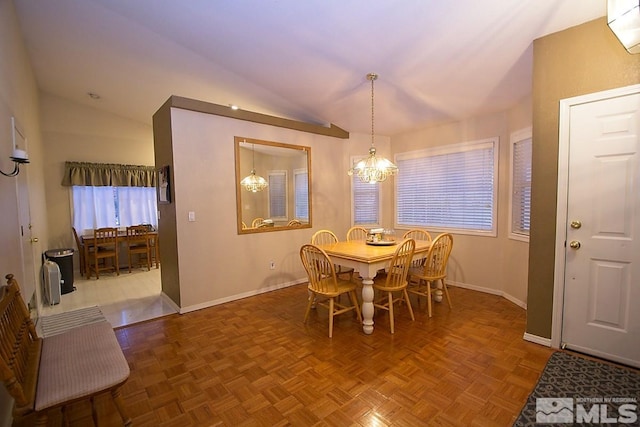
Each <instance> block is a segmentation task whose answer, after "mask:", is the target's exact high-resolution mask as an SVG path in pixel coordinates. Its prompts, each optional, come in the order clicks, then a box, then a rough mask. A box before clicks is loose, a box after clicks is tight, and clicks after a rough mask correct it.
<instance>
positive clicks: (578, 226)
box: [571, 220, 582, 229]
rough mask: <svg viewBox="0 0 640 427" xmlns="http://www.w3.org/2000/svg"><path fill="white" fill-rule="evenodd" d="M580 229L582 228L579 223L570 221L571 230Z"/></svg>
mask: <svg viewBox="0 0 640 427" xmlns="http://www.w3.org/2000/svg"><path fill="white" fill-rule="evenodd" d="M580 227H582V223H581V222H580V221H578V220H573V221H571V228H576V229H578V228H580Z"/></svg>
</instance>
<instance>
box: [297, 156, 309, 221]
mask: <svg viewBox="0 0 640 427" xmlns="http://www.w3.org/2000/svg"><path fill="white" fill-rule="evenodd" d="M293 185H294V192H293V197H294V203H293V204H294V207H295V215H294V218H295V219H299V220H304V221H309V174H308V173H307V170H306V169H296V170H294V171H293Z"/></svg>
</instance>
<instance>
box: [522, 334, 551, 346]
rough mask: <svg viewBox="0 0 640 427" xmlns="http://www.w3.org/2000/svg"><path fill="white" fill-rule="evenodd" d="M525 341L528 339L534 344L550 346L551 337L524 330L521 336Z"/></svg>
mask: <svg viewBox="0 0 640 427" xmlns="http://www.w3.org/2000/svg"><path fill="white" fill-rule="evenodd" d="M523 338H524V340H525V341H529V342H532V343H535V344H540V345H543V346H545V347H551V338H544V337H539V336H538V335H533V334H530V333H527V332H525V333H524V336H523Z"/></svg>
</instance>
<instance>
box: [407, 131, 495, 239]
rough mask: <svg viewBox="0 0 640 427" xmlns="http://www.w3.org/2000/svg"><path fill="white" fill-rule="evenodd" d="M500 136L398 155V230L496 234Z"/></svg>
mask: <svg viewBox="0 0 640 427" xmlns="http://www.w3.org/2000/svg"><path fill="white" fill-rule="evenodd" d="M497 154H498V138H492V139H489V140H483V141H477V142H469V143H462V144H456V145H451V146H442V147H438V148H434V149H428V150H422V151H419V152H412V153H404V154H399V155H397V156H396V162H397V165H398V168H399V169H400V171H399V172H398V176H397V177H396V223H397V226H399V227H401V226H419V227H425V228H431V229H448V230H456V231H460V232H472V233H474V232H479V233H482V234H484V233H491V234H493V235H495V232H496V227H495V224H496V220H495V217H496V207H495V200H496V191H497V188H496V187H497V179H496V177H497V164H498V161H497Z"/></svg>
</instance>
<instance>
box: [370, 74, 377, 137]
mask: <svg viewBox="0 0 640 427" xmlns="http://www.w3.org/2000/svg"><path fill="white" fill-rule="evenodd" d="M370 76H371V146H372V147H373V138H374V137H373V135H374V133H373V81H374V80H375V79H376V77H378V76H377V75H375V74H370Z"/></svg>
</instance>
